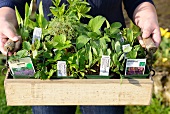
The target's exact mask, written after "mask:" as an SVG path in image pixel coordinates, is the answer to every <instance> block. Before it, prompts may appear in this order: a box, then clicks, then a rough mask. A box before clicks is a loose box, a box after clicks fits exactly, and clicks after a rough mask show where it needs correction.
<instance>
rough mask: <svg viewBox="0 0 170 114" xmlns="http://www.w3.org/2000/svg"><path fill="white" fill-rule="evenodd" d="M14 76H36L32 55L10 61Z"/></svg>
mask: <svg viewBox="0 0 170 114" xmlns="http://www.w3.org/2000/svg"><path fill="white" fill-rule="evenodd" d="M8 64H9V68H10V69H11V72H12V74H13V75H14V76H34V73H35V70H34V66H33V64H32V61H31V58H30V57H25V58H21V59H19V60H12V61H8Z"/></svg>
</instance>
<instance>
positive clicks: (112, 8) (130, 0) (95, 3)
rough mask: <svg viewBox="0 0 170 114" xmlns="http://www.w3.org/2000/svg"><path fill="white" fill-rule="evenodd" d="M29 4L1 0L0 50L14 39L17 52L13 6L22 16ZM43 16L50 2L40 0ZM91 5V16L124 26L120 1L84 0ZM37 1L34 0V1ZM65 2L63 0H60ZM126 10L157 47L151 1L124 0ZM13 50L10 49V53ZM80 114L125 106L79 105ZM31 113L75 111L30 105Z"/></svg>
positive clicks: (105, 113)
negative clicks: (100, 16)
mask: <svg viewBox="0 0 170 114" xmlns="http://www.w3.org/2000/svg"><path fill="white" fill-rule="evenodd" d="M26 2H27V3H30V2H31V0H0V25H1V26H2V27H1V28H0V51H1V52H2V53H3V54H4V55H7V51H5V50H4V44H5V43H6V41H7V39H8V38H9V39H11V40H13V41H14V42H15V43H16V45H15V49H14V51H13V52H15V51H17V50H18V49H19V47H20V44H21V42H22V38H21V37H20V36H18V35H17V33H16V28H17V19H16V15H15V6H17V8H18V10H19V12H20V14H21V16H22V17H23V16H24V10H25V9H24V7H23V6H24V5H25V3H26ZM42 2H43V10H44V15H45V17H46V19H47V20H50V19H51V18H52V17H50V16H47V15H48V14H49V13H50V9H49V7H50V6H52V1H49V0H42ZM87 2H88V3H89V4H90V5H91V10H90V12H89V14H90V15H92V16H97V15H102V16H104V17H106V18H107V20H108V21H109V22H110V23H113V22H120V23H122V25H123V27H126V26H125V21H124V17H123V12H122V0H105V1H104V0H87ZM39 3H40V0H37V4H39ZM61 3H66V0H61ZM123 3H124V6H125V9H126V11H127V14H128V16H129V18H130V19H131V20H132V21H133V22H134V23H135V24H136V25H137V26H139V27H140V28H141V31H142V38H148V37H149V36H151V37H152V39H153V41H154V43H155V44H156V46H157V47H158V46H159V44H160V42H161V35H160V29H159V24H158V20H157V14H156V10H155V7H154V3H153V1H152V0H123ZM142 38H141V37H139V38H138V40H139V43H140V44H141V45H142V46H143V47H145V45H144V43H143V40H142ZM13 52H9V55H12V54H13ZM80 109H81V111H82V113H83V114H123V113H124V106H81V107H80ZM32 110H33V113H34V114H74V113H75V110H76V106H33V108H32Z"/></svg>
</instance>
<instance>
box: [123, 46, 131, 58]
mask: <svg viewBox="0 0 170 114" xmlns="http://www.w3.org/2000/svg"><path fill="white" fill-rule="evenodd" d="M128 47H130V44H125V45H122V50H123V52H124V51H125V49H126V48H128ZM126 54H127V52H124V57H125V58H126Z"/></svg>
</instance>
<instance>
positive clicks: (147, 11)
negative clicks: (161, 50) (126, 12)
mask: <svg viewBox="0 0 170 114" xmlns="http://www.w3.org/2000/svg"><path fill="white" fill-rule="evenodd" d="M133 17H134V22H135V24H136V25H137V26H139V27H140V28H141V32H142V36H141V37H139V38H138V40H139V43H140V44H141V46H142V47H145V45H144V42H143V40H142V39H143V38H148V37H149V36H151V38H152V39H153V41H154V43H155V44H156V46H157V47H159V45H160V42H161V34H160V28H159V24H158V20H157V14H156V10H155V7H154V6H153V5H152V4H151V3H149V2H144V3H142V4H140V5H139V6H138V7H137V8H136V9H135V11H134V15H133Z"/></svg>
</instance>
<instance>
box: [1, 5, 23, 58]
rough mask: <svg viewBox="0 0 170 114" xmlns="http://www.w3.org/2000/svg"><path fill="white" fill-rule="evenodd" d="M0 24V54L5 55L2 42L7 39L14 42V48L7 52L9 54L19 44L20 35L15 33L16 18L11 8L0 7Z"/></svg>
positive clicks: (16, 48) (15, 49)
mask: <svg viewBox="0 0 170 114" xmlns="http://www.w3.org/2000/svg"><path fill="white" fill-rule="evenodd" d="M0 25H1V27H0V51H1V52H2V54H4V55H7V51H6V50H5V49H4V44H5V43H6V42H7V40H8V39H11V40H12V41H14V42H15V47H14V50H13V51H12V52H9V53H8V55H9V56H10V55H12V54H13V52H15V51H17V50H18V49H19V47H20V44H21V37H20V36H18V35H17V33H16V27H17V20H16V16H15V11H14V10H13V9H11V8H8V7H2V8H0Z"/></svg>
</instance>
